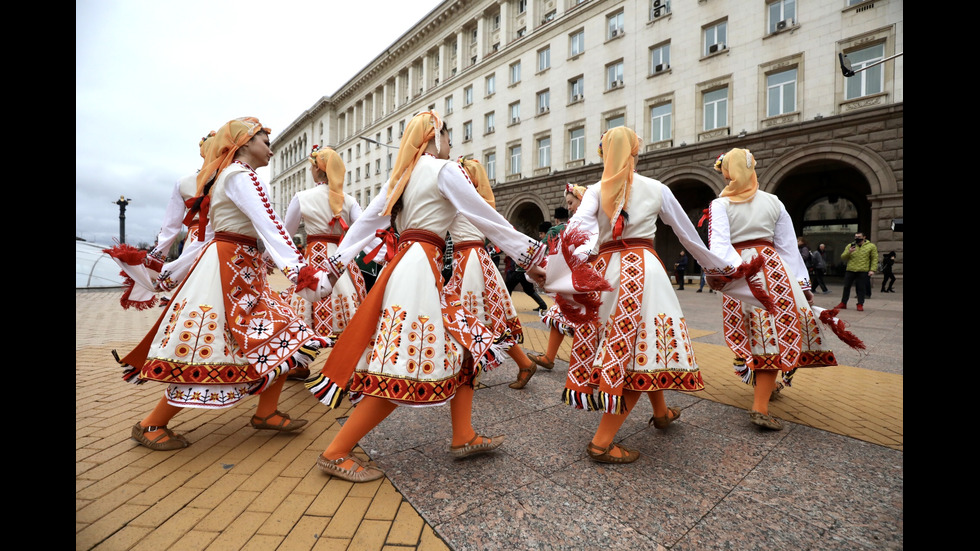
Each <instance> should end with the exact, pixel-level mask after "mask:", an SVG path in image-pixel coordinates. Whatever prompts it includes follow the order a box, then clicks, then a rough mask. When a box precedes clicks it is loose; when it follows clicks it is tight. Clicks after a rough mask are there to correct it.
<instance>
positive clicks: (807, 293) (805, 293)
mask: <svg viewBox="0 0 980 551" xmlns="http://www.w3.org/2000/svg"><path fill="white" fill-rule="evenodd" d="M803 296H805V297H806V301H807V302H808V303H810V306H813V293H811V292H810V291H803Z"/></svg>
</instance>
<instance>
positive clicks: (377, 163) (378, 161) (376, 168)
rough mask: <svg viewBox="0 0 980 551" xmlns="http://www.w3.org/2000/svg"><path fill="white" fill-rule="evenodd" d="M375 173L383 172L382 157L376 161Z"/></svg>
mask: <svg viewBox="0 0 980 551" xmlns="http://www.w3.org/2000/svg"><path fill="white" fill-rule="evenodd" d="M374 173H375V174H381V159H378V160H376V161H374Z"/></svg>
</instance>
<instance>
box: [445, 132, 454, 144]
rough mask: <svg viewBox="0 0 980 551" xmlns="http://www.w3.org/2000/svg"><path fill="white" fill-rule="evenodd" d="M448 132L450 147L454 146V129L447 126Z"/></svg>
mask: <svg viewBox="0 0 980 551" xmlns="http://www.w3.org/2000/svg"><path fill="white" fill-rule="evenodd" d="M446 132H447V133H448V134H449V147H452V146H453V129H452V128H447V129H446Z"/></svg>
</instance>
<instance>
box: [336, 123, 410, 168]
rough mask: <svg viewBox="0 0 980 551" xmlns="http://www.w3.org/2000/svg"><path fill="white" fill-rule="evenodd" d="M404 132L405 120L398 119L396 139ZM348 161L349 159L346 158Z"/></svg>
mask: <svg viewBox="0 0 980 551" xmlns="http://www.w3.org/2000/svg"><path fill="white" fill-rule="evenodd" d="M404 134H405V121H398V139H399V140H400V139H401V138H402V136H403V135H404ZM347 160H348V161H349V160H350V159H347Z"/></svg>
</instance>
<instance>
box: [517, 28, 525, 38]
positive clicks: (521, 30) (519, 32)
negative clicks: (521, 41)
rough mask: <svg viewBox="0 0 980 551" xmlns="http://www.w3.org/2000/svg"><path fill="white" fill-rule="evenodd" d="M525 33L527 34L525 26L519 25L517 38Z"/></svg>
mask: <svg viewBox="0 0 980 551" xmlns="http://www.w3.org/2000/svg"><path fill="white" fill-rule="evenodd" d="M526 34H527V27H521V28H520V29H517V38H522V37H523V36H524V35H526Z"/></svg>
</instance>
